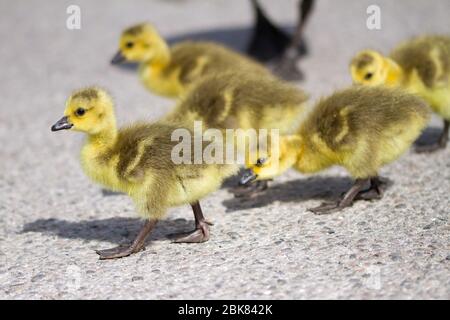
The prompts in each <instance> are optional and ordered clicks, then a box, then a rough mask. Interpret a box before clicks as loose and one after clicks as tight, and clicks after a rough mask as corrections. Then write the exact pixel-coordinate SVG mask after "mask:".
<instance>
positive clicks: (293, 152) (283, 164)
mask: <svg viewBox="0 0 450 320" xmlns="http://www.w3.org/2000/svg"><path fill="white" fill-rule="evenodd" d="M302 145H303V144H302V142H301V139H300V138H299V137H298V136H297V135H292V136H288V137H282V138H281V139H280V157H279V158H280V163H279V173H280V174H281V173H283V172H284V171H286V170H288V169H289V168H291V167H293V166H295V165H296V164H297V162H298V159H299V156H300V153H301V150H302V147H301V146H302Z"/></svg>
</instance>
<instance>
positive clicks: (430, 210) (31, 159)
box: [0, 0, 450, 299]
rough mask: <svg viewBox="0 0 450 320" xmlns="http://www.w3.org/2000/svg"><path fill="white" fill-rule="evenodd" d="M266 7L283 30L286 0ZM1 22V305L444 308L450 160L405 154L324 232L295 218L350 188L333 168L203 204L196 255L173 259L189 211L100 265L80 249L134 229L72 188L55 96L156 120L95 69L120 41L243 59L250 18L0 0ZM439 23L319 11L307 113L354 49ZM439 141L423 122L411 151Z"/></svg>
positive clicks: (119, 74) (111, 208) (180, 6)
mask: <svg viewBox="0 0 450 320" xmlns="http://www.w3.org/2000/svg"><path fill="white" fill-rule="evenodd" d="M264 3H265V5H266V7H269V8H270V9H271V12H272V15H273V17H274V19H275V20H276V21H279V22H282V21H284V22H285V23H286V25H288V26H292V25H293V23H294V21H295V13H294V10H292V8H293V6H294V3H295V1H294V0H289V1H288V0H285V1H277V2H275V1H264ZM372 3H378V4H379V5H380V7H381V9H382V30H380V31H369V30H367V29H366V28H365V19H366V13H365V10H366V8H367V6H368V5H369V4H372ZM69 4H78V5H80V7H81V10H82V29H81V30H78V31H69V30H67V29H66V28H65V20H66V17H67V15H66V8H67V6H68V5H69ZM0 12H2V19H0V35H1V38H2V39H3V41H2V46H1V47H0V70H1V76H2V81H1V84H0V97H1V102H2V103H1V106H0V136H1V144H2V146H1V149H0V162H1V166H0V195H1V196H0V199H1V201H0V298H13V299H24V298H32V299H42V298H43V299H58V298H69V299H71V298H89V299H90V298H107V299H116V298H124V299H139V298H158V299H159V298H164V299H175V298H178V299H184V298H190V299H192V298H194V299H197V298H199V299H200V298H219V299H222V298H227V299H235V298H251V299H260V298H276V299H278V298H280V299H299V298H313V299H315V298H364V299H365V298H369V299H370V298H407V299H416V298H426V299H430V298H439V299H449V298H450V277H449V276H450V238H449V235H450V225H449V205H450V200H449V192H450V148H447V150H445V151H443V152H439V153H437V154H433V155H417V154H413V153H411V152H410V153H408V154H406V155H405V156H404V157H403V158H402V159H401V160H399V161H398V162H396V163H394V164H392V165H390V166H388V167H386V168H384V169H383V170H382V175H383V176H386V177H389V178H390V179H391V180H392V182H393V183H392V186H391V187H390V188H389V190H388V191H387V193H386V196H385V198H384V199H383V200H381V201H378V202H373V203H368V202H359V203H357V204H355V205H354V206H353V207H352V208H350V209H347V210H345V211H343V212H340V213H337V214H331V215H327V216H315V215H313V214H311V213H309V212H307V210H306V209H307V208H308V207H311V206H314V205H317V204H318V203H319V202H320V201H321V200H322V199H331V198H334V197H337V196H338V195H339V194H340V193H341V192H343V191H344V190H345V189H346V188H347V187H348V186H349V185H350V183H351V181H350V180H349V179H348V178H347V176H346V174H345V172H344V171H343V170H341V169H339V168H333V169H331V170H328V171H326V172H324V173H322V174H320V175H317V176H311V177H307V176H302V175H300V174H298V173H296V172H288V173H287V174H285V175H284V176H282V177H280V178H279V179H277V180H276V181H275V182H274V183H273V184H272V188H271V189H270V191H269V192H267V193H266V194H265V195H263V196H260V197H257V198H256V199H253V200H247V201H241V200H237V199H234V198H233V196H232V195H231V193H230V192H229V191H228V189H227V186H225V187H224V188H222V189H221V190H219V191H218V192H216V193H214V194H212V195H211V196H209V197H208V198H206V199H205V200H203V209H204V212H205V214H206V215H207V216H208V218H210V219H211V220H213V221H214V223H215V225H214V227H213V228H212V238H211V240H210V241H209V242H207V243H204V244H194V245H185V244H182V245H177V244H172V243H171V242H170V240H169V239H168V237H167V236H168V235H169V234H170V233H173V232H176V231H184V230H188V229H190V228H192V226H193V221H192V219H193V217H192V213H191V211H190V209H189V208H188V207H180V208H174V209H172V210H170V212H169V214H168V215H167V218H166V220H164V221H163V222H161V224H160V225H159V226H158V228H157V230H156V232H155V233H154V234H153V235H152V237H151V239H150V242H149V243H148V247H147V250H146V251H144V252H142V253H139V254H136V255H134V256H132V257H129V258H126V259H121V260H117V261H99V260H98V257H97V255H96V254H95V252H94V249H96V248H108V247H111V246H113V245H115V244H117V243H120V242H123V241H125V240H126V239H129V238H130V237H132V236H134V234H135V233H136V232H137V230H138V228H139V226H140V221H139V220H138V219H137V218H136V216H135V214H134V212H133V206H132V204H131V202H130V200H129V199H128V198H126V197H125V196H122V195H118V196H104V195H103V194H102V193H101V191H100V188H99V187H98V186H96V185H93V184H92V183H90V182H89V181H88V179H87V178H86V177H85V176H84V175H83V174H82V172H81V170H80V166H79V163H78V152H79V147H80V145H81V141H82V137H81V135H79V134H76V133H69V132H60V133H56V134H55V133H51V132H50V129H49V127H50V125H51V124H52V123H53V122H54V121H55V120H57V119H58V118H59V117H60V115H61V113H62V111H63V108H64V101H65V98H66V96H67V95H68V94H69V93H70V91H71V90H73V89H75V88H78V87H81V86H86V85H89V84H99V85H102V86H105V87H106V88H108V89H109V90H110V91H111V92H112V93H113V95H114V96H115V98H116V102H117V113H118V117H119V119H120V123H126V122H129V121H132V120H134V119H141V118H147V119H157V118H158V117H159V116H161V115H162V114H164V113H165V112H167V111H168V110H169V109H170V107H171V106H172V105H173V102H171V101H170V100H167V99H164V98H159V97H156V96H154V95H151V94H150V93H148V92H146V91H145V90H144V89H143V88H142V87H141V85H140V84H139V82H138V79H137V77H136V75H135V74H134V73H133V72H130V71H129V70H126V69H120V68H113V67H111V66H110V65H109V64H108V61H109V59H110V57H111V56H112V54H113V53H114V52H115V50H116V43H117V37H118V34H119V32H120V30H121V29H122V28H123V27H125V26H127V25H129V24H131V23H135V22H137V21H144V20H150V21H153V22H154V23H156V25H157V26H158V27H159V29H160V30H161V32H162V33H163V34H164V35H166V36H168V37H171V38H179V37H180V35H181V36H183V35H186V37H196V36H197V37H198V36H199V35H200V36H201V35H203V36H207V37H217V38H218V39H221V40H224V41H227V42H228V43H230V42H231V44H232V45H235V46H236V47H238V48H239V47H240V48H242V47H243V46H244V45H245V42H246V41H247V39H248V36H249V32H248V27H249V25H250V24H251V11H250V8H249V5H248V2H247V1H238V0H234V1H229V0H216V1H205V0H203V1H202V0H185V1H175V0H173V1H162V0H160V1H156V0H155V1H151V0H142V1H127V2H123V1H105V0H103V1H95V2H94V1H87V0H86V1H56V0H55V1H48V0H45V1H39V2H30V1H24V0H21V1H6V0H0ZM449 14H450V2H449V1H448V0H433V1H425V0H423V1H418V0H416V1H409V0H408V1H406V0H403V1H387V0H386V1H366V0H364V1H359V0H358V1H356V0H352V1H350V0H348V1H331V0H319V1H318V4H317V7H316V10H315V12H314V15H313V16H312V19H311V21H310V22H311V23H310V24H309V25H308V29H307V34H308V39H309V43H310V46H311V55H310V56H309V57H308V58H306V59H304V60H303V61H302V62H301V65H302V67H303V69H304V71H305V72H306V74H307V79H306V81H305V82H304V83H302V84H300V85H301V86H302V87H304V88H306V89H307V90H308V91H309V92H311V93H312V95H313V96H314V97H317V96H319V95H323V94H327V93H330V92H331V91H332V90H333V89H335V88H339V87H343V86H345V85H347V84H349V83H350V78H349V76H348V73H347V64H348V61H349V59H350V57H351V56H352V54H353V53H354V52H355V51H356V50H357V49H361V48H364V47H367V46H376V47H378V48H380V49H382V50H387V49H388V48H390V47H391V46H392V45H394V44H395V43H396V42H397V41H399V40H401V39H404V38H406V37H409V36H411V35H414V34H418V33H422V32H448V31H449V27H450V24H449V20H448V17H449ZM205 30H206V31H207V30H215V31H214V32H212V33H211V32H210V33H205ZM439 127H440V122H439V121H438V119H433V121H432V123H431V128H430V129H429V130H428V131H427V134H426V136H425V137H424V140H431V139H432V138H433V137H436V134H437V132H438V131H437V128H439ZM234 182H235V181H230V183H229V184H227V185H232V184H233V183H234Z"/></svg>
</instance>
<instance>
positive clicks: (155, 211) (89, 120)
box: [51, 88, 238, 259]
mask: <svg viewBox="0 0 450 320" xmlns="http://www.w3.org/2000/svg"><path fill="white" fill-rule="evenodd" d="M177 128H178V127H177V126H174V125H170V124H168V123H158V122H156V123H135V124H133V125H131V126H128V127H124V128H121V129H118V128H117V127H116V119H115V115H114V108H113V102H112V99H111V97H110V96H109V95H108V94H107V93H106V92H105V91H104V90H102V89H99V88H87V89H83V90H79V91H76V92H75V93H73V94H72V95H71V96H70V97H69V99H68V100H67V102H66V108H65V111H64V117H62V118H61V119H60V120H59V121H58V122H56V123H55V124H54V125H53V126H52V128H51V129H52V131H59V130H63V129H70V130H75V131H81V132H83V133H85V134H87V140H86V143H85V144H84V146H83V147H82V150H81V164H82V167H83V170H84V172H85V173H86V175H87V176H88V177H89V178H91V179H92V180H93V181H94V182H96V183H99V184H101V185H103V186H105V187H107V188H109V189H112V190H116V191H121V192H124V193H126V194H128V195H129V196H130V197H131V198H132V200H133V201H134V203H135V205H136V209H137V211H138V213H139V214H140V215H141V216H142V217H143V218H145V219H146V222H145V225H144V226H143V228H142V230H141V231H140V233H139V235H138V236H137V237H136V239H135V240H134V242H133V243H132V244H131V245H130V246H127V247H123V246H119V247H117V248H113V249H108V250H99V251H97V253H98V254H99V255H100V259H114V258H121V257H125V256H128V255H131V254H133V253H136V252H139V251H140V250H142V249H143V248H144V243H145V239H146V238H147V236H148V234H149V233H150V231H151V230H152V229H153V228H154V226H155V225H156V224H157V222H158V220H160V219H161V218H163V217H164V215H165V213H166V211H167V209H168V208H170V207H173V206H179V205H183V204H190V205H191V206H192V209H193V212H194V216H195V226H196V229H195V230H194V231H193V232H192V233H190V234H188V235H187V236H184V237H180V238H179V239H178V240H177V241H178V242H203V241H207V240H208V239H209V226H208V222H207V221H206V220H205V218H204V217H203V213H202V210H201V208H200V204H199V199H201V198H203V197H205V196H207V195H208V194H209V193H211V192H213V191H215V190H217V189H218V188H219V187H220V186H221V184H222V181H223V180H224V179H225V178H227V177H229V176H231V175H233V174H235V172H236V171H237V169H238V167H237V166H236V165H220V164H205V163H202V164H195V165H193V164H186V163H181V164H176V163H174V161H173V160H172V150H173V148H174V146H175V145H176V144H178V141H176V142H174V141H171V140H172V139H171V134H172V132H173V131H174V130H175V129H177ZM185 130H187V129H185ZM191 138H192V139H193V136H192V135H191ZM191 143H193V142H192V141H191ZM192 145H193V144H192ZM192 154H193V152H192Z"/></svg>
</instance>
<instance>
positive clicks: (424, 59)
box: [350, 36, 450, 152]
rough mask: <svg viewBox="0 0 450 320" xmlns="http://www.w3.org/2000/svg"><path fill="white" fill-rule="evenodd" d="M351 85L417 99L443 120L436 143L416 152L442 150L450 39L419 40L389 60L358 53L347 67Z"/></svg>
mask: <svg viewBox="0 0 450 320" xmlns="http://www.w3.org/2000/svg"><path fill="white" fill-rule="evenodd" d="M350 72H351V75H352V78H353V81H354V82H355V83H358V84H363V85H387V86H399V87H403V88H405V89H407V90H409V91H410V92H412V93H415V94H418V95H420V96H421V97H422V98H423V99H424V100H425V101H427V102H428V103H429V105H430V106H431V108H432V109H433V111H434V112H436V113H437V114H438V115H440V116H441V117H442V118H443V120H444V129H443V130H442V134H441V135H440V137H439V139H438V141H437V143H434V144H432V145H426V146H421V147H418V148H417V149H416V151H418V152H432V151H436V150H439V149H443V148H445V147H446V146H447V143H448V133H449V124H450V37H449V36H422V37H418V38H414V39H412V40H409V41H406V42H404V43H402V44H401V45H399V46H398V47H397V48H395V49H394V50H393V51H392V52H391V54H390V55H389V56H387V57H386V56H383V55H382V54H381V53H379V52H376V51H373V50H365V51H362V52H360V53H358V54H357V55H356V56H355V57H354V58H353V60H352V62H351V64H350Z"/></svg>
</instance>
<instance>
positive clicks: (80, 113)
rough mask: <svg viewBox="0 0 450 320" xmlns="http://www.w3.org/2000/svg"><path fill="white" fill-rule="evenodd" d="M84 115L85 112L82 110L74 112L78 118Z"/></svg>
mask: <svg viewBox="0 0 450 320" xmlns="http://www.w3.org/2000/svg"><path fill="white" fill-rule="evenodd" d="M85 113H86V110H85V109H83V108H78V109H77V110H75V114H76V115H77V116H79V117H81V116H83V115H84V114H85Z"/></svg>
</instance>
